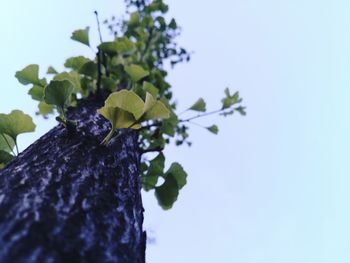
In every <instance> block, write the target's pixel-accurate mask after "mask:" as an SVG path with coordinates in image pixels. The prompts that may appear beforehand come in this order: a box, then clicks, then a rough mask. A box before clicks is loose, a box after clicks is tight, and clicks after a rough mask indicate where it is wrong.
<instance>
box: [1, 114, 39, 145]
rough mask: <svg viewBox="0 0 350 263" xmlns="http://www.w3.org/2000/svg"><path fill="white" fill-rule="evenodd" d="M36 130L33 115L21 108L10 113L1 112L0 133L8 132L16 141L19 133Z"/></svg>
mask: <svg viewBox="0 0 350 263" xmlns="http://www.w3.org/2000/svg"><path fill="white" fill-rule="evenodd" d="M34 130H35V124H34V123H33V120H32V117H30V116H29V115H27V114H24V113H23V112H22V111H20V110H13V111H12V112H11V113H9V114H0V134H7V135H8V136H10V137H11V138H12V139H13V141H14V142H15V143H16V141H17V136H18V135H19V134H21V133H26V132H32V131H34Z"/></svg>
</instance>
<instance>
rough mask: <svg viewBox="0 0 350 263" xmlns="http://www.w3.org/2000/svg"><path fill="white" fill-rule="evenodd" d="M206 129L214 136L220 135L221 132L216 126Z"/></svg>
mask: <svg viewBox="0 0 350 263" xmlns="http://www.w3.org/2000/svg"><path fill="white" fill-rule="evenodd" d="M206 129H207V130H208V131H210V132H211V133H214V134H218V132H219V128H218V126H216V125H212V126H209V127H207V128H206Z"/></svg>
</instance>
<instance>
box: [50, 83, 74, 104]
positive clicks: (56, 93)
mask: <svg viewBox="0 0 350 263" xmlns="http://www.w3.org/2000/svg"><path fill="white" fill-rule="evenodd" d="M72 92H73V84H72V82H70V81H69V80H52V81H51V82H50V84H49V85H47V86H46V88H45V96H44V99H45V102H46V103H47V104H52V105H56V106H57V107H58V108H60V109H61V110H63V109H64V107H65V106H66V105H67V103H68V101H69V98H70V95H71V94H72Z"/></svg>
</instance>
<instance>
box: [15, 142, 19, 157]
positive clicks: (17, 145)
mask: <svg viewBox="0 0 350 263" xmlns="http://www.w3.org/2000/svg"><path fill="white" fill-rule="evenodd" d="M15 145H16V151H17V155H18V154H19V150H18V145H17V140H15Z"/></svg>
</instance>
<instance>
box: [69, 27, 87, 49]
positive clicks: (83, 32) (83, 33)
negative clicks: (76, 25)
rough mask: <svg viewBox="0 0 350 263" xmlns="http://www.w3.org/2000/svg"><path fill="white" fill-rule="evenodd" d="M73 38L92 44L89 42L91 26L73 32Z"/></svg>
mask: <svg viewBox="0 0 350 263" xmlns="http://www.w3.org/2000/svg"><path fill="white" fill-rule="evenodd" d="M71 39H73V40H75V41H78V42H80V43H83V44H85V45H87V46H90V42H89V27H86V28H85V29H79V30H76V31H74V32H73V33H72V36H71Z"/></svg>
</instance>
